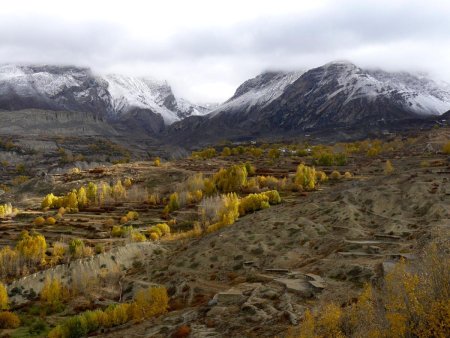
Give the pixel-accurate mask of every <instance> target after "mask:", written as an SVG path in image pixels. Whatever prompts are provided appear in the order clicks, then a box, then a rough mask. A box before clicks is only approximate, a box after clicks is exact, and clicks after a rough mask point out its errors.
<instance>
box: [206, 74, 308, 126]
mask: <svg viewBox="0 0 450 338" xmlns="http://www.w3.org/2000/svg"><path fill="white" fill-rule="evenodd" d="M303 73H304V72H302V71H298V72H289V73H284V74H283V75H282V77H281V78H280V77H274V78H272V79H271V80H270V81H269V82H267V83H264V84H263V85H262V86H260V87H257V88H250V89H249V90H248V91H246V92H245V93H243V94H242V95H239V96H237V97H235V98H232V99H230V100H228V101H226V102H225V103H223V104H222V105H220V106H219V107H217V108H216V109H214V110H213V111H212V112H211V113H210V114H209V115H208V116H209V118H212V117H214V116H216V115H218V114H220V113H221V112H223V111H228V110H234V109H238V108H242V109H244V113H246V112H248V111H250V109H251V108H252V107H254V106H261V107H264V106H266V105H268V104H269V103H270V102H272V101H273V100H275V99H277V98H278V97H279V96H280V95H281V94H283V92H284V90H285V89H286V87H287V86H288V85H290V84H291V83H293V82H295V81H296V80H297V79H298V78H299V77H300V76H301V75H302V74H303ZM261 75H262V74H261ZM261 75H258V76H261ZM254 79H256V78H254Z"/></svg>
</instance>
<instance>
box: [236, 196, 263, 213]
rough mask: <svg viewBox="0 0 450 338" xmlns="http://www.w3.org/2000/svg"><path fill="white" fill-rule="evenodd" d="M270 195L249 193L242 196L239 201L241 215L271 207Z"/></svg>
mask: <svg viewBox="0 0 450 338" xmlns="http://www.w3.org/2000/svg"><path fill="white" fill-rule="evenodd" d="M269 207H270V205H269V196H266V195H264V194H263V193H261V194H249V195H247V196H245V197H244V198H242V199H241V200H240V203H239V214H240V215H241V216H243V215H245V214H247V213H248V212H254V211H257V210H260V209H266V208H269Z"/></svg>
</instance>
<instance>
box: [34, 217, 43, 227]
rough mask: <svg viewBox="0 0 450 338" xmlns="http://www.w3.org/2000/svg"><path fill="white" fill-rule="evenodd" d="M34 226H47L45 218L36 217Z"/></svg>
mask: <svg viewBox="0 0 450 338" xmlns="http://www.w3.org/2000/svg"><path fill="white" fill-rule="evenodd" d="M33 224H34V225H36V226H42V225H44V224H45V218H44V217H42V216H39V217H36V218H35V219H34V221H33Z"/></svg>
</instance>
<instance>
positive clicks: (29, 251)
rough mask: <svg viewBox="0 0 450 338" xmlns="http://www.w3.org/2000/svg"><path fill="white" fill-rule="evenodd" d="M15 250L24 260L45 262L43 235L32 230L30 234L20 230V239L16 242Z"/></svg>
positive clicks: (45, 243) (45, 245) (45, 246)
mask: <svg viewBox="0 0 450 338" xmlns="http://www.w3.org/2000/svg"><path fill="white" fill-rule="evenodd" d="M16 250H17V251H18V252H19V254H20V255H21V256H22V257H23V258H25V259H26V260H28V261H30V262H34V263H39V264H43V263H44V262H45V251H46V250H47V242H46V241H45V237H44V236H42V235H41V234H39V233H37V232H33V233H32V234H31V235H30V234H29V233H28V231H22V233H21V234H20V240H19V241H18V242H17V244H16Z"/></svg>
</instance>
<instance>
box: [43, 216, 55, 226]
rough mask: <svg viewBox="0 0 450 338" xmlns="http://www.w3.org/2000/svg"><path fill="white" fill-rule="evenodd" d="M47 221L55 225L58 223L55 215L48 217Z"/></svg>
mask: <svg viewBox="0 0 450 338" xmlns="http://www.w3.org/2000/svg"><path fill="white" fill-rule="evenodd" d="M45 223H47V224H48V225H54V224H55V223H56V219H55V218H54V217H51V216H50V217H47V219H46V220H45Z"/></svg>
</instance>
